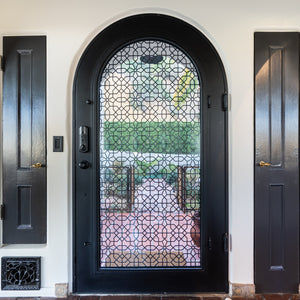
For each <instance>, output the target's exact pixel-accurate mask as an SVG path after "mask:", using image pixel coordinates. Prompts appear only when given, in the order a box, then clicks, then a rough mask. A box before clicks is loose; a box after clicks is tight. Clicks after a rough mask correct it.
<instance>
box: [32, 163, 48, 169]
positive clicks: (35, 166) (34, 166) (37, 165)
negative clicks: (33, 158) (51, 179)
mask: <svg viewBox="0 0 300 300" xmlns="http://www.w3.org/2000/svg"><path fill="white" fill-rule="evenodd" d="M43 167H45V165H43V164H41V163H36V164H33V165H32V166H31V168H36V169H40V168H43Z"/></svg>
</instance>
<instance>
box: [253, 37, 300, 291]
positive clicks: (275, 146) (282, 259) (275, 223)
mask: <svg viewBox="0 0 300 300" xmlns="http://www.w3.org/2000/svg"><path fill="white" fill-rule="evenodd" d="M298 101H299V34H298V33H295V32H289V33H284V32H280V33H270V32H269V33H262V32H261V33H256V34H255V144H256V161H255V285H256V291H257V292H258V293H278V292H280V293H298V284H299V165H298V140H299V128H298V122H299V118H298V110H299V104H298ZM262 161H264V162H266V163H268V164H270V165H265V166H263V163H261V162H262Z"/></svg>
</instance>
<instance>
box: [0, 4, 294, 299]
mask: <svg viewBox="0 0 300 300" xmlns="http://www.w3.org/2000/svg"><path fill="white" fill-rule="evenodd" d="M144 12H157V13H163V14H168V15H172V16H175V17H178V18H182V19H183V20H185V21H187V22H189V23H191V24H192V25H194V26H195V27H197V28H198V29H199V30H200V31H202V32H203V33H204V34H205V35H206V36H207V37H208V39H209V40H210V41H211V42H212V43H213V45H214V46H215V47H216V49H217V51H218V52H219V55H220V56H221V58H222V60H223V63H224V65H225V69H226V74H227V79H228V86H229V93H230V94H231V108H230V112H229V220H230V222H229V226H230V233H231V236H232V247H231V251H230V253H229V279H230V281H231V282H233V283H246V284H251V283H253V205H254V201H253V130H254V129H253V33H254V32H255V31H256V30H261V31H268V30H272V31H278V30H280V31H300V2H299V1H298V0H287V1H285V2H284V3H283V2H282V1H277V0H272V1H271V0H265V1H258V0H254V1H251V2H245V1H240V0H228V1H219V0H210V1H205V0H185V1H182V0H161V1H153V0H126V1H123V0H113V1H107V0H85V1H82V0H65V1H60V0H52V1H46V0H42V1H41V0H10V1H1V10H0V35H1V36H5V35H36V34H37V35H46V36H47V120H48V122H47V124H48V129H47V134H48V139H47V145H48V162H47V166H48V183H47V184H48V210H47V211H48V243H47V245H41V246H37V245H27V246H23V245H3V247H2V248H1V249H0V256H6V255H7V256H14V255H16V256H24V255H30V256H31V255H37V256H42V289H41V290H40V291H36V292H34V291H28V292H24V291H22V292H7V291H0V297H1V296H2V297H4V296H26V295H31V296H35V295H36V296H37V295H41V296H43V295H44V296H46V295H47V296H53V295H54V285H55V283H65V282H69V284H71V281H72V272H71V265H72V241H71V238H72V229H71V227H72V215H71V214H72V195H71V183H72V170H71V162H72V151H71V150H72V149H71V144H72V85H73V77H74V73H75V69H76V66H77V63H78V61H79V58H80V56H81V54H82V53H83V51H84V49H85V47H86V46H87V45H88V44H89V42H90V41H91V40H92V38H93V37H94V36H96V35H97V34H98V33H99V32H100V31H101V30H102V29H104V28H105V27H106V26H107V25H109V24H111V23H112V22H114V21H116V20H118V19H120V18H122V17H125V16H128V15H133V14H137V13H144ZM1 53H2V40H1V41H0V54H1ZM54 135H63V136H64V138H65V140H64V152H63V153H55V152H52V137H53V136H54Z"/></svg>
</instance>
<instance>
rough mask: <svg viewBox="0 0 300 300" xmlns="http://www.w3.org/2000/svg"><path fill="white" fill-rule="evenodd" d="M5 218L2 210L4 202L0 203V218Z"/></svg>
mask: <svg viewBox="0 0 300 300" xmlns="http://www.w3.org/2000/svg"><path fill="white" fill-rule="evenodd" d="M4 218H5V210H4V204H1V205H0V220H2V221H3V220H4Z"/></svg>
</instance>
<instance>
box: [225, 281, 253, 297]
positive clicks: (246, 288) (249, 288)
mask: <svg viewBox="0 0 300 300" xmlns="http://www.w3.org/2000/svg"><path fill="white" fill-rule="evenodd" d="M229 295H230V296H231V297H249V298H251V297H254V295H255V285H254V284H244V283H232V282H229Z"/></svg>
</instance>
